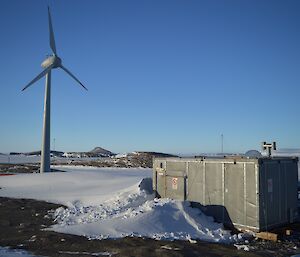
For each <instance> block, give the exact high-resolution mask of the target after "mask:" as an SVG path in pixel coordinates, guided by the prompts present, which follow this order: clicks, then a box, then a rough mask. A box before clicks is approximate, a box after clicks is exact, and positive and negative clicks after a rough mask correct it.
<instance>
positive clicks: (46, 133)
mask: <svg viewBox="0 0 300 257" xmlns="http://www.w3.org/2000/svg"><path fill="white" fill-rule="evenodd" d="M50 96H51V70H50V71H49V72H48V73H47V74H46V86H45V102H44V122H43V138H42V152H41V169H40V173H44V172H50V171H51V170H50Z"/></svg>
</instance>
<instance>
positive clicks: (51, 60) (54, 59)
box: [41, 55, 61, 69]
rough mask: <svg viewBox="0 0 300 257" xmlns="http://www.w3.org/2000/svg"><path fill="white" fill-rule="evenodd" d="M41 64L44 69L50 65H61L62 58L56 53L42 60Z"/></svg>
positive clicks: (54, 66)
mask: <svg viewBox="0 0 300 257" xmlns="http://www.w3.org/2000/svg"><path fill="white" fill-rule="evenodd" d="M41 66H42V67H43V68H44V69H46V68H48V67H49V66H52V68H58V67H61V59H60V58H59V57H58V56H56V55H50V56H49V57H48V58H47V59H46V60H44V61H43V62H42V64H41Z"/></svg>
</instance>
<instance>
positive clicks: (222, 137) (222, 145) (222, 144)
mask: <svg viewBox="0 0 300 257" xmlns="http://www.w3.org/2000/svg"><path fill="white" fill-rule="evenodd" d="M223 139H224V136H223V134H221V153H223V150H224V149H223V147H224V143H223Z"/></svg>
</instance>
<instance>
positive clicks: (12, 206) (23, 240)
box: [0, 197, 295, 257]
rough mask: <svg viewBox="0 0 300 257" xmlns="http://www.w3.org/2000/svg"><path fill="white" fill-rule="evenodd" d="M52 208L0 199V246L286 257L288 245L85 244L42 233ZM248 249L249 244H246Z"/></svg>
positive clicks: (46, 251) (65, 252)
mask: <svg viewBox="0 0 300 257" xmlns="http://www.w3.org/2000/svg"><path fill="white" fill-rule="evenodd" d="M58 207H60V206H59V205H56V204H51V203H46V202H41V201H36V200H28V199H11V198H4V197H0V246H10V247H12V248H19V249H24V250H28V251H29V252H32V253H34V254H37V255H40V256H61V257H64V256H65V257H70V256H84V257H86V256H116V257H117V256H124V257H127V256H128V257H129V256H149V257H151V256H161V257H164V256H191V257H192V256H244V257H256V256H289V255H292V254H295V249H293V246H292V245H290V246H288V245H287V247H283V246H282V245H280V244H279V245H278V243H277V244H276V243H273V245H272V243H267V242H264V241H260V242H253V243H252V244H253V245H255V244H257V245H258V247H256V248H255V249H254V250H253V249H252V250H250V252H247V251H244V250H237V249H236V248H235V247H234V246H231V245H223V244H213V243H206V242H201V241H197V243H195V244H192V243H189V242H186V241H173V242H170V241H156V240H152V239H145V238H131V237H128V238H124V239H116V240H113V239H107V240H88V239H87V238H85V237H82V236H75V235H68V234H62V233H56V232H51V231H45V230H43V229H44V228H47V227H49V226H51V225H52V224H54V223H53V220H52V215H51V211H53V210H55V209H56V208H58ZM250 245H251V243H250Z"/></svg>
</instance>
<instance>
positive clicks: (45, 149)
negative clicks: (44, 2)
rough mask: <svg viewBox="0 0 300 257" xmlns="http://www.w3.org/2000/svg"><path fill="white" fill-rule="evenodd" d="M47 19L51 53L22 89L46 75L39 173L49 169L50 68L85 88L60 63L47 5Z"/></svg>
mask: <svg viewBox="0 0 300 257" xmlns="http://www.w3.org/2000/svg"><path fill="white" fill-rule="evenodd" d="M48 19H49V34H50V37H49V39H50V48H51V49H52V52H53V53H52V55H50V56H48V57H47V59H46V60H44V61H43V62H42V67H43V68H44V70H43V71H42V72H41V73H40V74H39V75H37V76H36V77H35V78H34V79H33V80H32V81H30V82H29V83H28V84H27V85H26V86H25V87H24V88H23V89H22V91H24V90H25V89H27V88H28V87H30V86H31V85H32V84H34V83H35V82H37V81H38V80H39V79H41V78H42V77H44V76H46V85H45V98H44V115H43V116H44V121H43V138H42V151H41V168H40V173H43V172H49V171H51V170H50V100H51V97H50V95H51V70H52V69H55V68H61V69H63V70H64V71H65V72H66V73H67V74H69V75H70V76H71V77H72V78H73V79H74V80H76V81H77V82H78V83H79V84H80V85H81V86H82V87H83V88H84V89H85V90H87V88H86V87H85V86H84V85H83V84H82V83H81V82H80V81H79V79H77V78H76V77H75V76H74V75H73V74H72V73H71V72H70V71H69V70H68V69H67V68H66V67H64V66H63V65H62V61H61V58H59V57H58V55H57V51H56V46H55V40H54V32H53V27H52V21H51V14H50V8H49V6H48Z"/></svg>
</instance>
